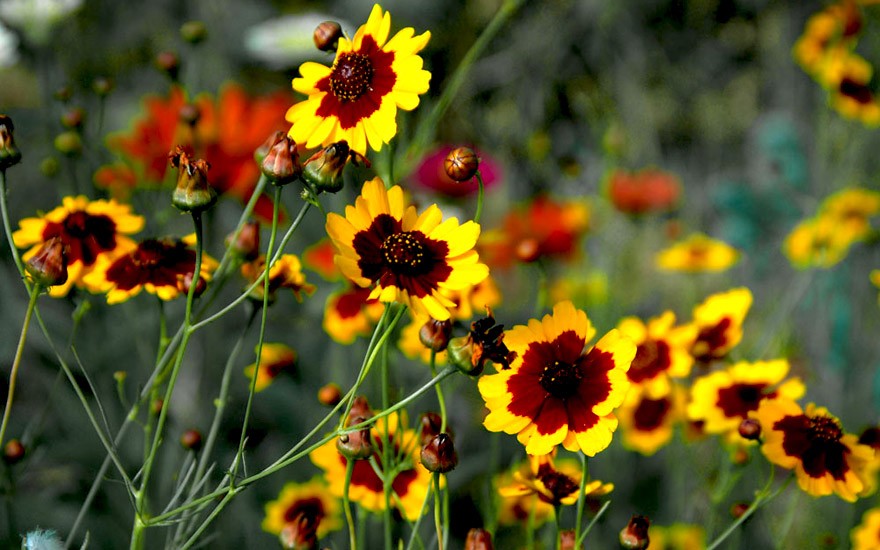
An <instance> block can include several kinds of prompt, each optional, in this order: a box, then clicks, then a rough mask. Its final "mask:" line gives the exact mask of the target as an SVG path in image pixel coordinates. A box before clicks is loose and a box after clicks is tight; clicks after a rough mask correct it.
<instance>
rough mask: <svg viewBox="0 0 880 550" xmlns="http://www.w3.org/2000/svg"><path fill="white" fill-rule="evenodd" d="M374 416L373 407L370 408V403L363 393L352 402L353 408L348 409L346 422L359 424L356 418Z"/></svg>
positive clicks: (348, 424)
mask: <svg viewBox="0 0 880 550" xmlns="http://www.w3.org/2000/svg"><path fill="white" fill-rule="evenodd" d="M372 416H373V409H371V408H370V403H369V402H368V401H367V398H366V397H364V396H363V395H358V396H357V397H355V398H354V401H352V403H351V410H350V411H348V422H346V426H351V425H354V424H357V423H358V422H355V419H356V418H372Z"/></svg>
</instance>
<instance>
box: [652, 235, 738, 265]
mask: <svg viewBox="0 0 880 550" xmlns="http://www.w3.org/2000/svg"><path fill="white" fill-rule="evenodd" d="M738 260H739V252H738V251H737V250H736V249H735V248H733V247H732V246H730V245H729V244H727V243H725V242H723V241H719V240H718V239H712V238H710V237H707V236H706V235H703V234H702V233H694V234H693V235H691V236H689V237H687V238H686V239H684V240H682V241H680V242H677V243H675V244H673V245H672V246H670V247H669V248H666V249H664V250H661V251H660V252H658V253H657V256H656V258H655V261H656V263H657V267H658V268H660V269H663V270H665V271H684V272H688V273H703V272H720V271H725V270H727V269H729V268H730V267H732V266H733V265H734V264H735V263H736V262H737V261H738Z"/></svg>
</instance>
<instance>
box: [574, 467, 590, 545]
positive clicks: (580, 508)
mask: <svg viewBox="0 0 880 550" xmlns="http://www.w3.org/2000/svg"><path fill="white" fill-rule="evenodd" d="M578 454H579V455H580V458H581V492H580V493H579V494H578V502H577V515H576V517H577V519H576V520H575V522H576V523H575V527H574V540H578V539H579V538H581V525H582V524H583V522H584V501H585V500H586V496H585V495H584V492H585V490H586V488H587V480H588V479H589V477H590V471H589V469H588V468H587V455H585V454H584V452H583V451H581V452H580V453H578ZM575 547H577V546H575Z"/></svg>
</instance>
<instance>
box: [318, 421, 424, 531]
mask: <svg viewBox="0 0 880 550" xmlns="http://www.w3.org/2000/svg"><path fill="white" fill-rule="evenodd" d="M370 433H371V435H372V438H373V441H372V447H373V457H375V459H376V462H377V464H379V465H380V468H381V464H382V446H383V445H384V444H385V441H390V445H391V446H392V449H391V453H389V454H390V455H391V457H392V459H394V460H395V465H394V466H392V468H393V472H394V479H393V480H392V482H391V489H392V491H393V492H394V494H393V495H392V496H391V505H392V506H394V507H395V508H396V509H397V510H398V511H399V512H400V514H401V515H402V516H403V517H404V518H405V519H406V520H407V521H414V520H415V519H416V518H417V517H418V516H419V511H420V510H421V508H422V501H423V500H424V498H425V493H426V492H427V491H428V487H429V485H430V483H431V472H429V471H428V470H426V469H425V468H424V467H423V466H422V465H421V463H420V462H419V453H420V446H419V437H418V434H417V433H416V431H415V430H411V429H408V428H405V427H404V425H403V419H402V418H401V416H400V415H399V414H398V413H396V412H395V413H393V414H391V415H389V416H387V417H385V418H380V419H379V420H378V421H377V422H376V424H375V425H374V426H373V428H372V429H371V430H370ZM309 458H310V459H311V460H312V462H313V463H314V464H315V465H316V466H317V467H319V468H321V469H322V470H324V478H325V479H326V480H327V483H328V485H329V487H328V491H329V492H330V494H331V495H333V496H337V497H341V496H342V494H343V491H344V489H345V469H346V465H347V464H348V462H347V459H346V458H345V457H344V456H342V455H341V454H340V453H339V451H338V450H337V449H336V441H335V440H331V441H329V442H327V443H326V444H324V445H322V446H321V447H318V448H317V449H315V450H314V451H312V452H311V453H310V454H309ZM348 494H349V498H350V499H351V500H352V502H357V503H358V504H359V505H360V506H362V507H363V508H364V509H366V510H369V511H371V512H381V511H383V510H384V509H385V494H384V492H383V488H382V480H381V479H380V478H379V476H378V475H376V472H375V471H374V470H373V467H372V466H371V465H370V461H368V460H357V461H355V463H354V472H353V473H352V476H351V485H350V487H349V493H348Z"/></svg>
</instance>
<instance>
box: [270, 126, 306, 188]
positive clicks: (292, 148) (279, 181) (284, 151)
mask: <svg viewBox="0 0 880 550" xmlns="http://www.w3.org/2000/svg"><path fill="white" fill-rule="evenodd" d="M266 146H268V147H267V148H266V154H265V155H264V156H263V158H262V161H261V162H260V170H261V171H262V172H263V175H264V176H266V179H268V180H269V181H271V182H272V183H274V184H275V185H287V184H288V183H291V182H293V181H296V180H297V179H299V177H300V174H302V171H303V168H302V165H301V164H300V162H299V154H298V153H297V148H296V142H295V141H293V140H292V139H290V137H288V136H287V134H285V133H284V132H275V133H274V134H273V135H272V136H270V137H269V139H268V140H267V141H266V143H264V144H263V147H266Z"/></svg>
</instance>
